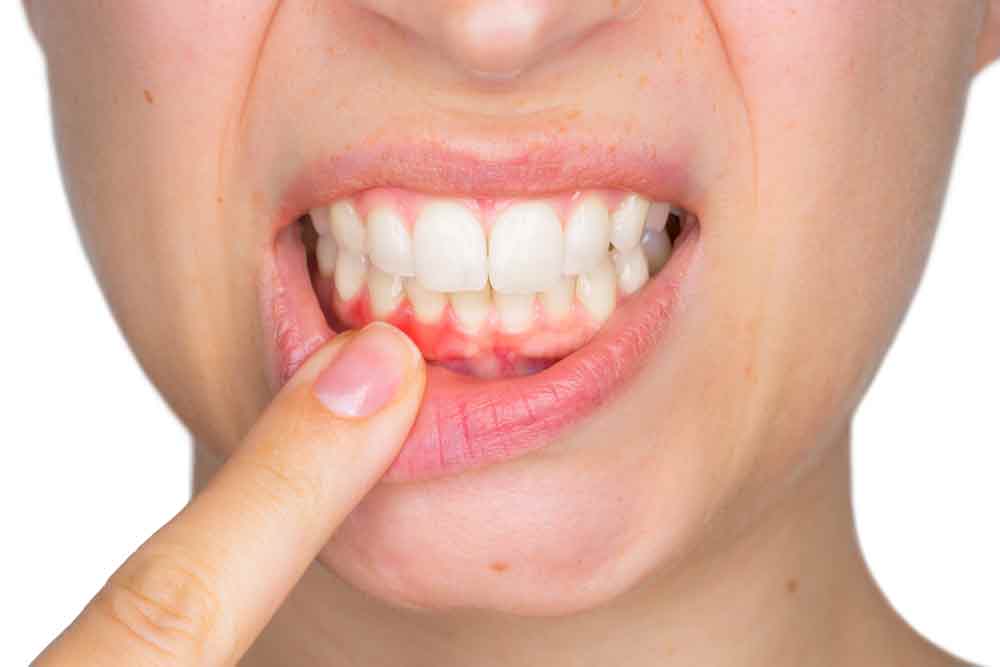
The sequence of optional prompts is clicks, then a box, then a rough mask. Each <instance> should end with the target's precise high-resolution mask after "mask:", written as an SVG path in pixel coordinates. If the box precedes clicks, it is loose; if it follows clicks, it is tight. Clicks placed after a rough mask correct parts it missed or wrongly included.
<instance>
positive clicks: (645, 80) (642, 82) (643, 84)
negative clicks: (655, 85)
mask: <svg viewBox="0 0 1000 667" xmlns="http://www.w3.org/2000/svg"><path fill="white" fill-rule="evenodd" d="M648 85H649V77H648V76H646V75H645V74H643V75H642V76H640V77H639V87H640V88H645V87H646V86H648Z"/></svg>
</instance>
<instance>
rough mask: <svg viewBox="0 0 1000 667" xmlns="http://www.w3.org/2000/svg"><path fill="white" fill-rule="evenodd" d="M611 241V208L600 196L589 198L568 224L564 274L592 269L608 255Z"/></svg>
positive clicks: (579, 206)
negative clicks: (609, 210)
mask: <svg viewBox="0 0 1000 667" xmlns="http://www.w3.org/2000/svg"><path fill="white" fill-rule="evenodd" d="M609 243H611V219H610V217H609V216H608V207H607V206H605V205H604V202H603V201H601V200H600V199H599V198H597V197H587V198H586V199H584V200H583V201H582V202H580V204H579V205H578V206H577V207H576V209H575V210H574V211H573V215H571V216H570V219H569V223H567V225H566V258H565V261H564V262H563V273H564V274H566V275H567V276H575V275H579V274H581V273H586V272H587V271H590V270H591V269H593V268H594V267H595V266H597V265H598V264H599V263H600V262H601V260H602V259H604V256H605V255H606V254H608V244H609Z"/></svg>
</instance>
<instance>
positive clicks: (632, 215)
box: [611, 194, 649, 250]
mask: <svg viewBox="0 0 1000 667" xmlns="http://www.w3.org/2000/svg"><path fill="white" fill-rule="evenodd" d="M647 213H649V200H648V199H646V198H644V197H640V196H639V195H637V194H630V195H627V196H626V197H625V199H624V200H622V203H621V204H620V205H619V206H618V208H617V209H616V210H615V212H614V215H612V216H611V243H612V245H614V246H615V247H616V248H617V249H619V250H631V249H632V248H634V247H636V246H637V245H639V239H640V237H641V236H642V227H643V225H644V224H646V215H647Z"/></svg>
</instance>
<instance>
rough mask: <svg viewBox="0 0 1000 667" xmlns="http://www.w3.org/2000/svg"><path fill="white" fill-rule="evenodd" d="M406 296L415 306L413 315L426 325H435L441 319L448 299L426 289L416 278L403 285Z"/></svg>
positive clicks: (409, 279)
mask: <svg viewBox="0 0 1000 667" xmlns="http://www.w3.org/2000/svg"><path fill="white" fill-rule="evenodd" d="M403 289H405V290H406V296H408V297H409V299H410V303H411V304H412V305H413V314H414V315H416V317H417V319H418V320H419V321H421V322H423V323H424V324H434V323H435V322H437V321H438V320H440V319H441V315H442V314H443V313H444V308H445V306H447V305H448V297H446V296H445V295H444V294H442V293H441V292H435V291H433V290H429V289H426V288H425V287H424V286H423V285H421V284H420V282H419V281H417V280H416V279H415V278H408V279H407V280H406V281H405V282H404V283H403Z"/></svg>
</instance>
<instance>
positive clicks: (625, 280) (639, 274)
mask: <svg viewBox="0 0 1000 667" xmlns="http://www.w3.org/2000/svg"><path fill="white" fill-rule="evenodd" d="M613 257H614V262H615V273H617V274H618V287H620V288H621V290H622V293H623V294H626V295H627V294H635V293H636V292H638V291H639V290H640V289H641V288H642V286H643V285H645V284H646V283H647V282H649V263H648V262H647V261H646V255H645V254H644V253H643V251H642V247H641V246H639V247H635V248H632V249H631V250H629V251H628V252H621V251H615V252H614V253H613Z"/></svg>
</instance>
